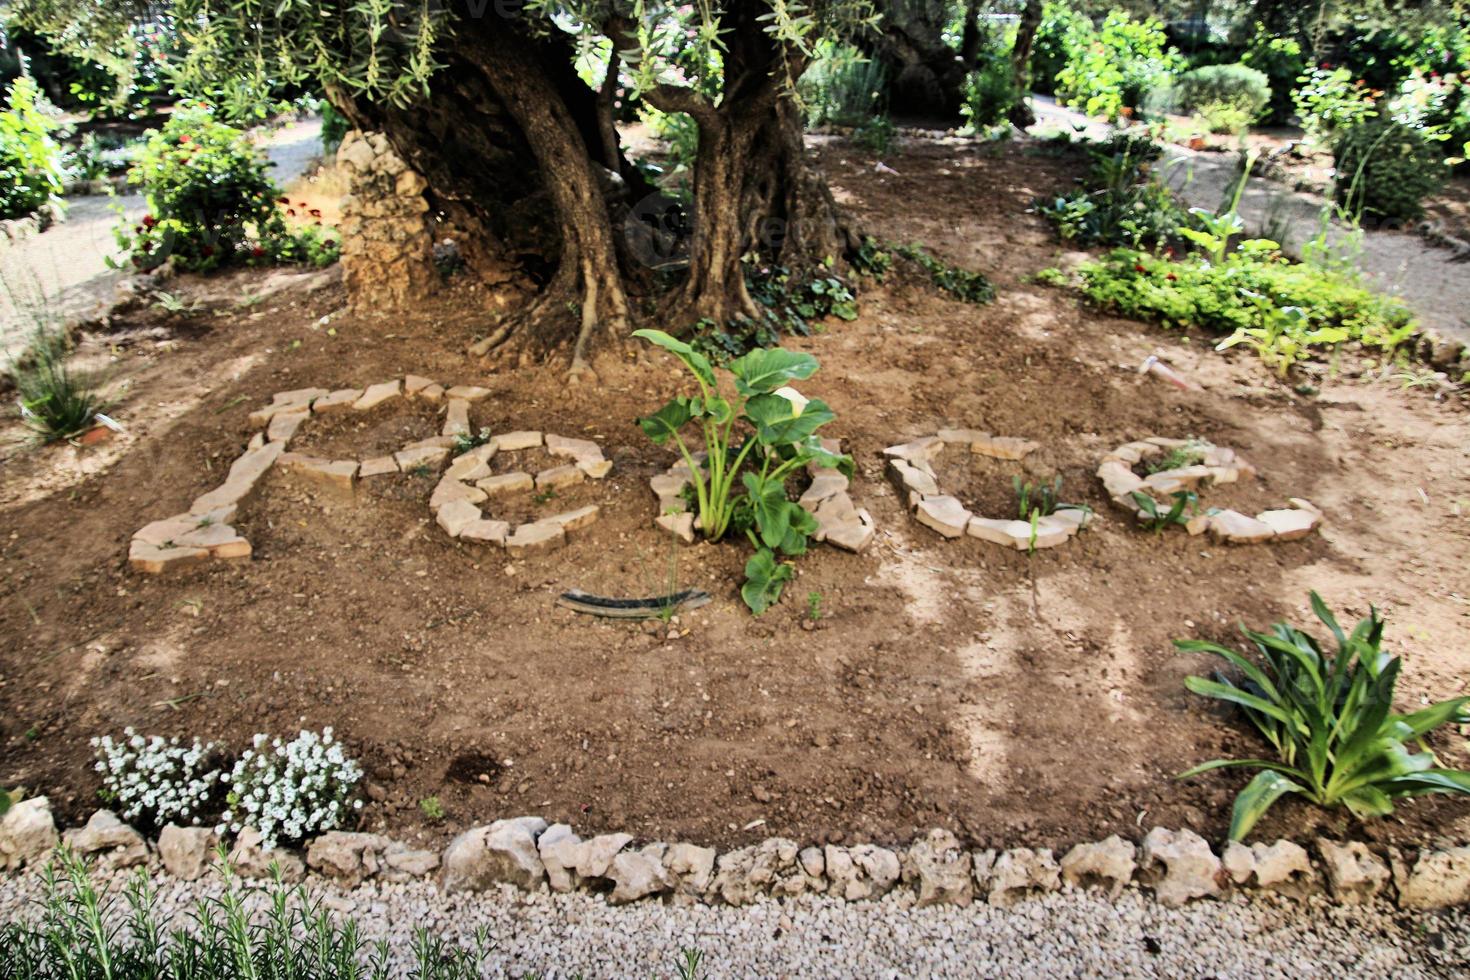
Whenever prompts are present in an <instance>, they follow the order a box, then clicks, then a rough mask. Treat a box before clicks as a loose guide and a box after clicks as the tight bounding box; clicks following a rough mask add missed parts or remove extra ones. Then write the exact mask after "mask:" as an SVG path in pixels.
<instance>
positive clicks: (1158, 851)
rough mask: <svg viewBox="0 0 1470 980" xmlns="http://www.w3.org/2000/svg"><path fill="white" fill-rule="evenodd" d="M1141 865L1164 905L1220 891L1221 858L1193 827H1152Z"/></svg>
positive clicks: (1216, 893)
mask: <svg viewBox="0 0 1470 980" xmlns="http://www.w3.org/2000/svg"><path fill="white" fill-rule="evenodd" d="M1139 867H1140V869H1141V871H1142V873H1143V875H1144V879H1145V883H1147V884H1150V885H1152V886H1153V888H1154V892H1155V894H1156V896H1157V898H1158V900H1159V903H1160V904H1161V905H1166V906H1169V907H1171V908H1173V907H1177V906H1180V905H1183V904H1184V903H1185V902H1188V901H1190V900H1191V899H1195V898H1206V897H1214V896H1218V895H1219V894H1220V881H1219V877H1220V872H1221V870H1222V866H1221V864H1220V859H1219V858H1217V857H1216V856H1215V854H1214V852H1213V851H1211V850H1210V845H1209V844H1207V843H1205V839H1204V838H1203V837H1201V836H1200V835H1199V834H1196V833H1195V832H1194V831H1192V830H1179V831H1173V830H1166V829H1165V828H1163V827H1155V828H1154V829H1153V830H1150V831H1149V832H1148V835H1147V836H1146V837H1144V839H1143V847H1142V850H1141V851H1140V853H1139Z"/></svg>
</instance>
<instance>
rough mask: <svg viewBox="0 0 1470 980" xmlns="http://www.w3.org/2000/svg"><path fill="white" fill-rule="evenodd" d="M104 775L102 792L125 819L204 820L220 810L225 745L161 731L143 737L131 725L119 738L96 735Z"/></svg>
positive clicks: (153, 821)
mask: <svg viewBox="0 0 1470 980" xmlns="http://www.w3.org/2000/svg"><path fill="white" fill-rule="evenodd" d="M91 744H92V748H93V749H95V750H96V755H97V762H96V765H95V766H94V768H95V769H96V770H97V772H98V773H100V774H101V775H102V790H101V792H100V794H99V795H100V796H101V798H102V800H103V801H104V802H106V803H109V804H111V805H113V806H114V807H115V808H116V809H117V812H118V815H119V816H121V817H122V818H123V819H124V820H128V821H136V820H142V821H144V822H146V823H147V824H149V825H151V826H153V827H162V826H163V825H164V824H168V823H187V824H198V823H199V822H201V821H202V820H203V819H204V818H205V817H206V816H207V815H208V814H210V813H213V812H218V811H217V810H216V809H215V808H214V804H216V803H218V802H219V796H220V787H221V785H222V778H223V776H224V773H223V772H222V771H221V770H220V769H219V768H218V767H217V765H216V762H217V761H218V759H219V754H220V747H219V746H218V745H216V744H215V743H213V742H200V741H199V740H198V739H197V738H196V739H194V740H193V741H192V742H188V743H181V742H180V741H179V739H177V738H174V739H164V738H162V737H160V736H158V735H151V736H147V737H145V736H142V735H139V734H138V733H137V732H135V731H134V730H133V729H131V728H124V729H123V737H122V738H121V739H118V740H117V741H113V739H112V736H110V735H104V736H102V737H101V738H94V739H92V742H91Z"/></svg>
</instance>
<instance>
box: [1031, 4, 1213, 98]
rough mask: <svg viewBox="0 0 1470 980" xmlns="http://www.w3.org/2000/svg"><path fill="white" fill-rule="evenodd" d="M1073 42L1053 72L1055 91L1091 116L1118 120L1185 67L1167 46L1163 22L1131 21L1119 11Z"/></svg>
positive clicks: (1149, 20)
mask: <svg viewBox="0 0 1470 980" xmlns="http://www.w3.org/2000/svg"><path fill="white" fill-rule="evenodd" d="M1073 44H1074V47H1073V49H1072V50H1071V51H1069V59H1068V61H1067V63H1066V64H1065V65H1064V66H1063V67H1062V69H1061V70H1060V71H1059V72H1058V73H1057V76H1056V93H1057V97H1058V99H1060V100H1061V101H1063V102H1065V103H1066V104H1068V105H1074V106H1077V107H1079V108H1081V110H1082V111H1083V112H1085V113H1086V114H1087V115H1089V116H1105V117H1107V118H1108V119H1116V118H1118V117H1119V116H1121V115H1128V114H1131V113H1132V112H1133V110H1134V109H1136V108H1138V107H1140V106H1141V105H1142V104H1143V99H1144V97H1145V96H1146V95H1147V94H1148V93H1149V92H1150V91H1152V90H1153V89H1156V88H1160V87H1163V86H1166V85H1168V84H1169V82H1170V80H1171V78H1172V77H1173V75H1174V73H1175V72H1177V71H1178V70H1179V69H1180V68H1182V67H1183V64H1184V61H1183V59H1182V58H1181V57H1180V56H1179V53H1178V52H1177V51H1175V50H1174V49H1172V48H1169V47H1168V39H1167V37H1166V36H1165V34H1164V25H1163V24H1162V23H1161V22H1159V21H1158V20H1155V19H1154V18H1152V17H1150V18H1148V19H1146V20H1142V21H1140V20H1135V19H1134V18H1133V17H1131V16H1130V15H1129V14H1127V13H1125V12H1124V11H1121V10H1115V11H1113V12H1112V13H1110V14H1108V16H1107V18H1106V19H1105V20H1104V21H1103V23H1102V26H1101V27H1100V28H1098V29H1097V31H1096V33H1094V34H1093V35H1092V36H1090V37H1085V36H1083V35H1078V36H1077V37H1076V38H1075V40H1074V42H1073Z"/></svg>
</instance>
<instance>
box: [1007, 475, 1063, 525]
mask: <svg viewBox="0 0 1470 980" xmlns="http://www.w3.org/2000/svg"><path fill="white" fill-rule="evenodd" d="M1011 486H1012V487H1014V488H1015V491H1016V513H1017V516H1018V517H1019V518H1020V519H1021V520H1023V521H1025V520H1030V519H1031V517H1032V516H1033V515H1035V516H1038V517H1050V516H1051V515H1052V514H1055V513H1056V512H1057V508H1058V507H1064V506H1066V505H1065V504H1063V503H1061V498H1060V496H1059V495H1060V494H1061V492H1062V478H1061V477H1059V476H1058V477H1054V478H1053V479H1052V481H1051V482H1050V483H1044V482H1043V483H1033V482H1032V481H1030V480H1023V479H1021V478H1020V477H1019V476H1013V477H1011Z"/></svg>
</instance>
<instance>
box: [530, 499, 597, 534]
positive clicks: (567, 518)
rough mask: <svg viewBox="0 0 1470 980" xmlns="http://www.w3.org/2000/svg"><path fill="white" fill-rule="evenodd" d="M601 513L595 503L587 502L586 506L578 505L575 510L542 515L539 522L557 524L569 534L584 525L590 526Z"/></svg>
mask: <svg viewBox="0 0 1470 980" xmlns="http://www.w3.org/2000/svg"><path fill="white" fill-rule="evenodd" d="M601 514H602V508H601V507H598V506H597V505H596V504H589V505H588V506H586V507H579V508H577V509H576V510H571V511H567V512H566V513H565V514H554V515H552V516H551V517H543V518H542V519H541V521H540V523H542V524H559V525H561V528H562V530H563V531H566V532H567V533H569V534H570V533H571V532H573V531H580V530H582V529H583V528H584V527H590V526H591V525H593V524H595V523H597V518H598V517H599V516H601Z"/></svg>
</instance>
